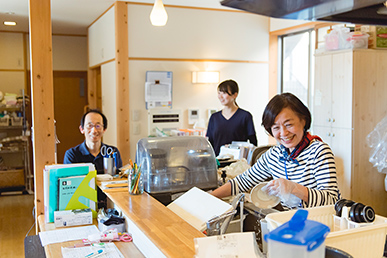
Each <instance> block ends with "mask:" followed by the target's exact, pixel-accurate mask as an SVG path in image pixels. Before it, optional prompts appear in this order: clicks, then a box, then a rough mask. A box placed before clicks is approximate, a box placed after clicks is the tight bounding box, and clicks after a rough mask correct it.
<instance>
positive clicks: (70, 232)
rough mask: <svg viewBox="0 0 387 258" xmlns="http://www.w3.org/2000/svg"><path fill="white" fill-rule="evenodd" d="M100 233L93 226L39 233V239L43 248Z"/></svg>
mask: <svg viewBox="0 0 387 258" xmlns="http://www.w3.org/2000/svg"><path fill="white" fill-rule="evenodd" d="M99 233H100V232H99V230H98V228H97V227H96V226H95V225H92V226H84V227H76V228H66V229H58V230H50V231H44V232H39V237H40V241H41V242H42V246H46V245H48V244H54V243H61V242H66V241H73V240H80V239H87V237H88V236H89V235H92V234H99Z"/></svg>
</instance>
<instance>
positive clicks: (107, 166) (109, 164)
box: [103, 157, 116, 176]
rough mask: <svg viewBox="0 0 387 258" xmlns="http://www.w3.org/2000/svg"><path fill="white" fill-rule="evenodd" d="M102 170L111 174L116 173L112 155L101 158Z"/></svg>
mask: <svg viewBox="0 0 387 258" xmlns="http://www.w3.org/2000/svg"><path fill="white" fill-rule="evenodd" d="M103 170H104V173H105V174H109V175H112V176H114V175H115V174H116V173H115V172H116V171H115V167H114V158H113V157H108V158H103Z"/></svg>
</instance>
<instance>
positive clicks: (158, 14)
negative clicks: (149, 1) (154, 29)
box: [150, 0, 168, 26]
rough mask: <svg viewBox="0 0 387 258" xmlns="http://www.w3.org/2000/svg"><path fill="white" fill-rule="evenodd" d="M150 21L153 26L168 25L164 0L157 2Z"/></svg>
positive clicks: (157, 0) (156, 0)
mask: <svg viewBox="0 0 387 258" xmlns="http://www.w3.org/2000/svg"><path fill="white" fill-rule="evenodd" d="M150 20H151V23H152V25H153V26H164V25H165V24H167V20H168V14H167V11H166V10H165V8H164V4H163V1H162V0H155V4H154V5H153V9H152V12H151V14H150Z"/></svg>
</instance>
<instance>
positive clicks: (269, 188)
mask: <svg viewBox="0 0 387 258" xmlns="http://www.w3.org/2000/svg"><path fill="white" fill-rule="evenodd" d="M265 191H266V192H267V193H268V194H269V195H275V196H278V197H279V198H281V200H282V201H283V202H285V203H286V202H288V201H289V199H290V197H291V194H293V195H294V196H296V197H298V198H300V199H301V200H303V201H305V202H308V189H307V188H306V187H305V186H302V185H300V184H297V183H295V182H292V181H290V180H287V179H285V178H278V179H275V180H272V181H270V182H269V183H268V184H267V185H266V187H265Z"/></svg>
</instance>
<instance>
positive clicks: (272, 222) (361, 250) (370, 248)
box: [265, 205, 387, 258]
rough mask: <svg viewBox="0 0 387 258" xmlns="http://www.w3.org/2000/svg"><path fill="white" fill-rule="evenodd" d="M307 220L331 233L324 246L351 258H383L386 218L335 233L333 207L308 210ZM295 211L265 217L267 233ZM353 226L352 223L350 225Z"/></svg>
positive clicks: (287, 219) (376, 218) (378, 217)
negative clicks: (337, 250) (317, 223)
mask: <svg viewBox="0 0 387 258" xmlns="http://www.w3.org/2000/svg"><path fill="white" fill-rule="evenodd" d="M306 210H308V212H309V214H308V219H310V220H315V221H318V222H321V223H323V224H325V225H327V226H328V227H329V228H330V230H331V232H330V233H329V234H328V236H327V238H326V240H325V245H326V246H331V247H335V248H338V249H341V250H343V251H345V252H347V253H349V254H350V255H352V256H353V257H355V258H357V257H383V251H384V245H385V243H386V235H387V218H385V217H382V216H379V215H376V216H375V221H374V222H373V223H369V224H368V225H366V226H365V225H364V223H355V224H362V225H355V226H354V225H352V227H353V226H354V227H353V228H351V227H350V228H349V229H346V230H339V231H335V223H334V216H333V215H334V214H335V213H336V212H335V208H334V205H329V206H321V207H315V208H308V209H306ZM295 212H296V210H291V211H284V212H279V213H271V214H268V215H267V216H266V218H265V219H266V221H267V225H268V229H269V231H272V230H274V229H275V228H277V227H278V226H280V225H282V224H283V223H285V222H287V221H289V220H290V219H291V218H292V217H293V215H294V213H295ZM352 224H353V223H352Z"/></svg>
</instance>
